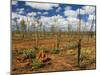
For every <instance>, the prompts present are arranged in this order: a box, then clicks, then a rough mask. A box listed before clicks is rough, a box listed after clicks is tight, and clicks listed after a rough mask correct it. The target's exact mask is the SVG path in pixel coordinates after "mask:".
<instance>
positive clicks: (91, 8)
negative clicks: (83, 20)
mask: <svg viewBox="0 0 100 75" xmlns="http://www.w3.org/2000/svg"><path fill="white" fill-rule="evenodd" d="M82 9H83V10H84V11H85V13H86V14H94V13H95V6H84V7H83V8H82Z"/></svg>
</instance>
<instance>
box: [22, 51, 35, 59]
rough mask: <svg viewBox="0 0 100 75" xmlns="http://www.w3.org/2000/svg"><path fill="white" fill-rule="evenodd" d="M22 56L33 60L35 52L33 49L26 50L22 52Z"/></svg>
mask: <svg viewBox="0 0 100 75" xmlns="http://www.w3.org/2000/svg"><path fill="white" fill-rule="evenodd" d="M22 55H23V56H24V57H25V58H35V56H36V50H35V49H27V50H24V51H23V53H22Z"/></svg>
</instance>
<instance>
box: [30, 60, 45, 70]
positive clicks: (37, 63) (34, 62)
mask: <svg viewBox="0 0 100 75" xmlns="http://www.w3.org/2000/svg"><path fill="white" fill-rule="evenodd" d="M44 65H45V64H44V63H43V62H42V61H40V60H37V59H32V68H33V69H38V68H41V67H43V66H44Z"/></svg>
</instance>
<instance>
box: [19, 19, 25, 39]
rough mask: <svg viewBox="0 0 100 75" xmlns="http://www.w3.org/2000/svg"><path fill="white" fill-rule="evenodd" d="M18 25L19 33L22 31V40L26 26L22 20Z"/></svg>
mask: <svg viewBox="0 0 100 75" xmlns="http://www.w3.org/2000/svg"><path fill="white" fill-rule="evenodd" d="M20 25H21V31H22V33H23V38H24V33H25V32H26V24H25V21H24V19H22V20H21V21H20Z"/></svg>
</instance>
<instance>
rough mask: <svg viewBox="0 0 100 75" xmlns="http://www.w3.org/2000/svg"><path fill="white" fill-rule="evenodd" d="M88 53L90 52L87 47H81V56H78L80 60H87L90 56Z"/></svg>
mask: <svg viewBox="0 0 100 75" xmlns="http://www.w3.org/2000/svg"><path fill="white" fill-rule="evenodd" d="M90 53H91V50H88V49H81V57H80V60H81V61H83V60H89V58H91V57H90Z"/></svg>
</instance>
